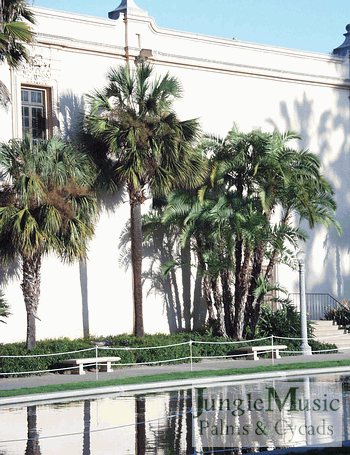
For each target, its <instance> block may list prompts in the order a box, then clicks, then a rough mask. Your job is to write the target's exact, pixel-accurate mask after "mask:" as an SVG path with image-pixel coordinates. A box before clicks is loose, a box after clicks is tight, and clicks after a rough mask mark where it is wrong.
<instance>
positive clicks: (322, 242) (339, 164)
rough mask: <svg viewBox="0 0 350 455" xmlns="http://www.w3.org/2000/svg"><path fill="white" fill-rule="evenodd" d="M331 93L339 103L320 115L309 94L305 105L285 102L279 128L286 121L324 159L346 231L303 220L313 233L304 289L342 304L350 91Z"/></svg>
mask: <svg viewBox="0 0 350 455" xmlns="http://www.w3.org/2000/svg"><path fill="white" fill-rule="evenodd" d="M332 94H333V95H334V98H335V99H336V102H335V105H332V106H331V107H330V108H329V109H326V110H324V111H323V112H322V114H321V115H320V116H319V117H316V115H315V114H317V113H315V108H314V101H313V100H312V99H309V98H308V97H307V94H306V93H305V92H304V93H303V97H302V100H301V101H299V100H297V99H295V100H294V105H293V109H292V110H289V109H288V106H287V103H286V102H285V101H281V102H280V119H279V125H281V124H283V123H284V125H285V128H284V129H285V130H293V131H296V132H298V133H300V134H301V136H302V141H301V145H300V146H301V147H302V148H304V149H306V148H309V149H310V151H312V152H313V153H315V154H316V155H317V156H318V157H319V158H320V160H321V163H322V172H323V174H324V175H325V177H326V178H327V180H328V181H329V182H331V183H332V185H333V188H334V191H335V195H334V196H335V200H336V202H337V206H338V208H337V212H336V218H337V220H338V222H339V223H340V225H341V227H342V230H343V235H342V236H341V237H339V235H338V234H337V232H336V230H335V228H334V227H331V228H330V229H328V230H327V229H326V228H325V227H323V226H318V227H316V228H314V229H313V230H310V229H308V227H307V224H306V223H305V222H303V223H302V225H301V227H302V228H303V229H305V230H306V231H307V232H308V235H309V240H308V241H307V242H306V248H307V256H306V272H307V273H306V281H307V282H306V287H307V288H306V290H307V292H321V293H329V294H331V295H333V297H335V298H336V299H338V300H339V299H340V300H342V299H343V298H344V297H345V298H349V296H350V281H349V275H350V259H349V257H350V256H349V254H350V250H349V227H350V179H349V175H350V173H349V99H348V95H349V91H348V90H340V89H333V90H332ZM315 117H316V121H315V120H314V119H315ZM316 122H317V123H316ZM267 123H269V124H270V125H272V126H273V127H274V128H275V129H280V130H282V131H283V128H281V127H280V128H278V126H277V124H276V122H275V121H274V120H272V119H268V120H267ZM315 134H316V135H317V146H316V148H315V145H314V144H315V141H314V139H315V137H314V136H315ZM311 144H312V147H311ZM325 232H326V233H325ZM320 249H322V252H321V251H320ZM320 258H322V260H321V261H323V263H322V266H321V262H320Z"/></svg>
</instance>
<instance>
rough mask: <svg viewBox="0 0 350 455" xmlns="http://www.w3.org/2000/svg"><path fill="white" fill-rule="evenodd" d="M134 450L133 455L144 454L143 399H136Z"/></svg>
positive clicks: (144, 418) (144, 409) (144, 410)
mask: <svg viewBox="0 0 350 455" xmlns="http://www.w3.org/2000/svg"><path fill="white" fill-rule="evenodd" d="M135 401H136V408H135V413H136V426H135V428H136V435H135V442H136V450H135V455H145V454H146V444H147V440H146V399H145V397H136V398H135Z"/></svg>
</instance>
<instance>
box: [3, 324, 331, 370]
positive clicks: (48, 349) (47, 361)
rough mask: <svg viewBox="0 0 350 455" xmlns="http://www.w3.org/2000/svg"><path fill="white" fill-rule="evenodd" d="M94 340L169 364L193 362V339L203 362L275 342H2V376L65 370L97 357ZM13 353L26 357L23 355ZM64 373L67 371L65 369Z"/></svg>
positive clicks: (179, 337)
mask: <svg viewBox="0 0 350 455" xmlns="http://www.w3.org/2000/svg"><path fill="white" fill-rule="evenodd" d="M94 341H104V342H105V343H106V345H107V346H106V349H103V348H99V349H98V356H99V357H103V356H118V357H120V358H121V361H120V363H121V364H142V363H150V362H154V363H157V362H162V361H164V360H171V359H173V360H171V362H169V363H175V364H176V363H178V361H177V360H175V359H183V360H181V362H190V359H189V357H190V346H189V341H193V342H194V343H193V344H192V357H193V361H200V359H201V358H203V357H216V356H217V357H223V358H225V357H227V358H232V357H234V356H236V355H239V354H240V353H239V352H238V351H237V349H238V347H241V346H252V345H261V344H263V345H270V344H271V339H265V340H263V341H259V340H256V341H250V342H249V341H245V342H243V343H239V344H236V343H234V341H235V340H226V341H228V342H229V343H228V344H226V343H225V344H222V341H223V340H222V338H220V337H215V336H213V335H206V334H201V333H198V332H192V333H177V334H172V335H165V334H156V335H146V336H145V337H144V338H137V337H136V336H134V335H126V334H123V335H118V336H108V337H100V338H98V340H97V339H96V338H93V337H91V338H85V339H83V338H82V339H77V340H70V339H68V338H63V339H58V340H43V341H38V342H37V346H36V347H35V348H34V349H32V350H31V351H27V349H26V346H25V343H24V342H23V343H11V344H2V345H0V373H2V377H4V376H6V374H7V373H22V372H30V371H45V370H53V369H60V368H61V369H62V364H61V363H60V362H61V361H64V360H65V359H69V358H90V357H95V348H94V346H93V345H92V342H94ZM196 342H200V343H196ZM283 344H287V346H288V350H290V351H299V352H300V340H295V341H294V340H289V341H283ZM310 345H311V346H312V348H313V349H314V350H318V349H321V350H322V349H336V346H334V345H329V344H322V343H317V342H315V341H314V340H310ZM157 346H159V347H160V346H166V347H164V348H159V349H144V348H147V347H157ZM112 348H118V349H112ZM120 348H121V349H120ZM125 348H127V349H125ZM134 348H137V349H134ZM139 348H142V349H139ZM82 350H87V351H83V352H78V353H75V354H72V353H70V352H72V351H82ZM65 352H67V354H62V355H60V356H46V355H47V354H57V353H65ZM43 354H45V356H42V357H34V356H36V355H43ZM6 356H10V357H6ZM11 356H23V358H17V357H11ZM61 372H63V370H62V371H61Z"/></svg>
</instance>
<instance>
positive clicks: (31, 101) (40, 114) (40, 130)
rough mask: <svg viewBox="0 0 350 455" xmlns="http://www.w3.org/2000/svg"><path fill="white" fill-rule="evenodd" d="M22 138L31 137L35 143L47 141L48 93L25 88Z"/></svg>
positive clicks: (23, 93)
mask: <svg viewBox="0 0 350 455" xmlns="http://www.w3.org/2000/svg"><path fill="white" fill-rule="evenodd" d="M21 100H22V137H24V136H26V135H29V136H30V137H31V138H32V140H33V143H34V144H35V143H37V142H38V141H41V140H43V139H46V91H45V90H40V89H34V88H26V87H23V88H22V90H21Z"/></svg>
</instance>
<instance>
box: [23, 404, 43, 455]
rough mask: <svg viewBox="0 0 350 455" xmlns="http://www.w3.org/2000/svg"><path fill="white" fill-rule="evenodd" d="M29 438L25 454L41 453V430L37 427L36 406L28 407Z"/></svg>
mask: <svg viewBox="0 0 350 455" xmlns="http://www.w3.org/2000/svg"><path fill="white" fill-rule="evenodd" d="M27 426H28V433H27V434H28V440H27V446H26V451H25V455H40V454H41V450H40V445H39V432H38V429H37V417H36V406H28V407H27Z"/></svg>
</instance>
